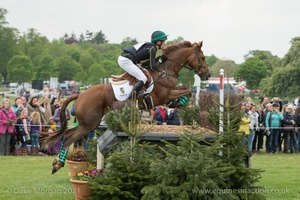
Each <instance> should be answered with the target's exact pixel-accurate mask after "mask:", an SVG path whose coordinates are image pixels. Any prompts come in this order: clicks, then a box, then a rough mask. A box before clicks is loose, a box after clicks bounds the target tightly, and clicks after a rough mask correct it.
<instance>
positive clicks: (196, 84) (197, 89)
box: [194, 74, 201, 106]
mask: <svg viewBox="0 0 300 200" xmlns="http://www.w3.org/2000/svg"><path fill="white" fill-rule="evenodd" d="M194 80H195V81H194V86H195V87H196V95H195V97H196V99H195V101H196V106H199V99H200V86H201V79H200V77H199V76H198V75H197V74H194Z"/></svg>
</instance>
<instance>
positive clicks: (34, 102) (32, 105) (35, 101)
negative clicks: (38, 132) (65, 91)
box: [27, 97, 47, 124]
mask: <svg viewBox="0 0 300 200" xmlns="http://www.w3.org/2000/svg"><path fill="white" fill-rule="evenodd" d="M27 109H28V115H30V116H31V113H32V112H34V111H36V112H38V113H39V116H40V121H41V122H42V124H47V122H46V120H45V118H44V113H45V109H44V108H43V107H42V106H41V104H40V102H39V98H38V97H32V98H31V100H30V102H29V103H27Z"/></svg>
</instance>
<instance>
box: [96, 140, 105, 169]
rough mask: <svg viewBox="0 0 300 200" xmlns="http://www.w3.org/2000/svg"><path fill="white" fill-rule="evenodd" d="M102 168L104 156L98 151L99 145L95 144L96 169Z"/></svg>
mask: <svg viewBox="0 0 300 200" xmlns="http://www.w3.org/2000/svg"><path fill="white" fill-rule="evenodd" d="M103 168H104V157H103V155H102V154H101V152H100V151H99V146H98V144H97V169H103Z"/></svg>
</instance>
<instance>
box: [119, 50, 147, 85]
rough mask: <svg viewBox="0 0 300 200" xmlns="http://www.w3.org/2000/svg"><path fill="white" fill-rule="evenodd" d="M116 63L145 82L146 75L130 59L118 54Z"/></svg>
mask: <svg viewBox="0 0 300 200" xmlns="http://www.w3.org/2000/svg"><path fill="white" fill-rule="evenodd" d="M118 64H119V66H120V67H121V68H122V69H124V70H125V71H126V72H128V73H129V74H130V75H132V76H134V77H135V78H136V79H138V80H141V81H143V82H144V84H145V83H146V82H147V77H146V76H145V74H144V73H143V72H142V71H141V70H140V69H139V67H138V66H136V65H135V64H134V63H133V62H132V61H131V60H130V59H128V58H125V57H123V56H119V58H118Z"/></svg>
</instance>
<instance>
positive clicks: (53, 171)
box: [52, 166, 58, 174]
mask: <svg viewBox="0 0 300 200" xmlns="http://www.w3.org/2000/svg"><path fill="white" fill-rule="evenodd" d="M57 171H58V170H57V169H56V167H55V166H52V174H54V173H55V172H57Z"/></svg>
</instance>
